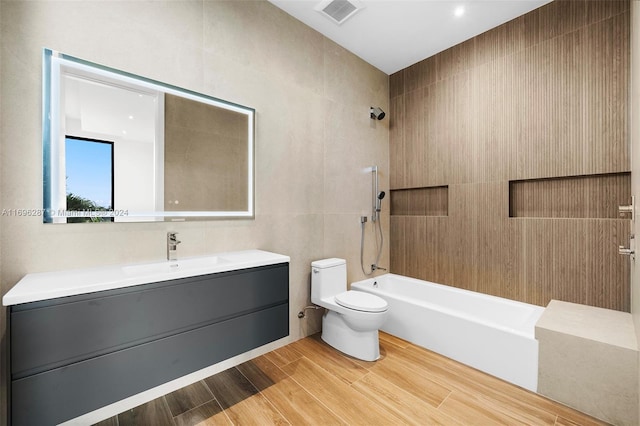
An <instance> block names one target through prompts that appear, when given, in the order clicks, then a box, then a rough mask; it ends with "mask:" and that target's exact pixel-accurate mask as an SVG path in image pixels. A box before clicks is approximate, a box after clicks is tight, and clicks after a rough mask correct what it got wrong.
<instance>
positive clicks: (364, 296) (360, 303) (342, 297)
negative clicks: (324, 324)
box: [336, 290, 387, 312]
mask: <svg viewBox="0 0 640 426" xmlns="http://www.w3.org/2000/svg"><path fill="white" fill-rule="evenodd" d="M336 303H337V304H338V305H341V306H344V307H345V308H349V309H355V310H357V311H365V312H383V311H386V310H387V301H386V300H384V299H383V298H381V297H378V296H376V295H374V294H370V293H365V292H364V291H354V290H349V291H345V292H344V293H340V294H338V295H336Z"/></svg>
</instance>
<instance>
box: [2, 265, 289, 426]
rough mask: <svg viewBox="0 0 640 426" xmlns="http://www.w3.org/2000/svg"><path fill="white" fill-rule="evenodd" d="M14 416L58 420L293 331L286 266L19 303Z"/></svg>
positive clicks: (15, 309) (23, 421)
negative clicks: (290, 328)
mask: <svg viewBox="0 0 640 426" xmlns="http://www.w3.org/2000/svg"><path fill="white" fill-rule="evenodd" d="M9 327H10V339H11V345H10V353H11V421H12V423H13V424H15V425H30V424H33V425H45V424H55V423H60V422H63V421H66V420H69V419H72V418H74V417H77V416H80V415H82V414H85V413H87V412H90V411H93V410H95V409H98V408H100V407H103V406H105V405H108V404H111V403H113V402H116V401H119V400H121V399H124V398H127V397H129V396H132V395H135V394H137V393H140V392H142V391H145V390H148V389H150V388H153V387H155V386H158V385H160V384H162V383H166V382H168V381H171V380H174V379H176V378H179V377H181V376H184V375H187V374H189V373H193V372H195V371H197V370H200V369H202V368H205V367H208V366H210V365H213V364H215V363H217V362H220V361H223V360H225V359H228V358H231V357H233V356H235V355H239V354H241V353H244V352H247V351H249V350H251V349H254V348H257V347H259V346H262V345H264V344H267V343H269V342H272V341H274V340H277V339H279V338H282V337H285V336H287V335H288V334H289V264H288V263H282V264H276V265H269V266H262V267H257V268H250V269H242V270H236V271H228V272H221V273H216V274H209V275H202V276H196V277H189V278H181V279H176V280H170V281H163V282H156V283H150V284H143V285H136V286H132V287H127V288H122V289H115V290H108V291H101V292H96V293H90V294H82V295H77V296H69V297H62V298H57V299H50V300H45V301H39V302H31V303H24V304H18V305H13V306H11V307H10V313H9Z"/></svg>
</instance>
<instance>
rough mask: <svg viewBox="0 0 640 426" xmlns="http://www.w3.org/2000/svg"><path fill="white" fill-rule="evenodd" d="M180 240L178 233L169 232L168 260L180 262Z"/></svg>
mask: <svg viewBox="0 0 640 426" xmlns="http://www.w3.org/2000/svg"><path fill="white" fill-rule="evenodd" d="M180 243H181V241H180V240H178V233H177V232H167V260H178V244H180Z"/></svg>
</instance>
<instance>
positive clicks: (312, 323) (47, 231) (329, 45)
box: [0, 0, 389, 422]
mask: <svg viewBox="0 0 640 426" xmlns="http://www.w3.org/2000/svg"><path fill="white" fill-rule="evenodd" d="M0 7H1V8H2V20H1V22H0V36H1V41H2V46H1V49H0V55H1V57H2V69H1V70H0V76H1V79H2V87H1V93H0V108H2V112H3V115H2V117H1V118H0V129H1V136H0V169H1V170H0V181H1V183H2V186H1V187H0V203H1V205H2V206H3V207H5V208H40V207H41V206H42V148H41V140H42V136H41V135H42V127H41V120H42V117H41V111H42V109H41V76H42V73H41V70H42V48H43V47H48V48H51V49H55V50H59V51H61V52H64V53H67V54H69V55H73V56H76V57H80V58H84V59H87V60H89V61H92V62H96V63H100V64H105V65H107V66H110V67H113V68H117V69H122V70H126V71H129V72H132V73H134V74H138V75H142V76H145V77H148V78H151V79H155V80H159V81H162V82H166V83H169V84H173V85H176V86H180V87H184V88H187V89H190V90H194V91H197V92H201V93H204V94H207V95H210V96H215V97H218V98H222V99H226V100H229V101H232V102H236V103H239V104H242V105H247V106H250V107H253V108H255V110H256V114H257V115H256V164H255V166H256V218H255V220H233V221H204V222H185V223H123V224H74V225H51V224H47V225H44V224H42V219H41V218H40V217H8V216H6V217H0V232H1V234H2V240H1V243H0V250H1V252H2V259H1V263H0V268H1V275H0V280H1V283H2V284H1V289H2V292H1V293H2V294H4V293H6V291H8V290H9V289H10V288H11V287H12V286H13V285H15V283H16V282H17V281H18V280H19V279H20V278H21V277H22V276H23V275H24V274H26V273H31V272H40V271H51V270H60V269H68V268H78V267H89V266H97V265H106V264H116V263H125V262H143V261H160V260H162V259H164V258H165V256H166V252H165V250H166V245H165V244H166V242H165V241H166V232H167V231H169V230H173V231H178V232H179V233H180V240H181V241H182V244H180V247H179V249H178V251H179V256H197V255H204V254H212V253H216V252H220V251H228V250H243V249H252V248H259V249H264V250H270V251H274V252H278V253H283V254H286V255H289V256H291V269H290V280H291V285H290V291H291V293H290V305H291V312H290V326H291V338H292V339H297V338H299V337H300V336H304V335H306V334H308V333H311V332H315V331H317V330H318V329H319V321H318V319H319V316H318V315H317V313H315V312H313V313H309V315H308V317H309V318H307V319H305V320H303V321H301V320H299V319H298V318H297V312H298V311H299V310H300V309H301V308H302V307H303V306H305V305H306V304H308V303H309V295H310V287H309V286H310V263H311V261H313V260H316V259H320V258H323V257H334V256H335V257H344V258H346V259H347V261H348V268H349V280H350V281H353V280H358V279H362V278H363V276H362V273H361V272H360V265H359V263H360V261H359V257H360V254H359V247H360V246H359V244H360V221H359V217H360V215H361V214H363V212H364V214H366V212H369V211H370V197H371V195H370V190H371V189H370V188H371V181H370V175H368V174H366V173H363V172H362V170H363V169H364V168H365V167H367V166H371V165H373V164H376V165H378V167H379V168H380V170H381V187H382V188H383V189H386V188H388V176H389V174H388V157H389V153H388V147H389V146H388V140H389V139H388V138H389V131H388V126H389V121H388V120H383V121H378V122H375V123H373V121H372V120H370V118H369V107H370V106H371V105H380V106H381V107H382V108H383V109H384V110H385V111H388V106H389V105H388V102H389V77H388V76H387V75H386V74H384V73H383V72H381V71H379V70H377V69H375V68H373V67H372V66H370V65H369V64H367V63H365V62H364V61H362V60H361V59H359V58H357V57H355V56H354V55H353V54H351V53H349V52H347V51H346V50H345V49H343V48H341V47H339V46H337V45H336V44H335V43H333V42H332V41H330V40H329V39H327V38H325V37H323V36H322V35H320V34H319V33H317V32H315V31H314V30H312V29H310V28H309V27H307V26H305V25H304V24H302V23H300V22H299V21H297V20H295V19H294V18H292V17H291V16H289V15H287V14H286V13H284V12H282V11H281V10H280V9H278V8H276V7H275V6H273V5H271V4H270V3H268V2H267V1H262V0H261V1H236V0H230V1H220V0H216V1H203V0H193V1H190V0H187V1H152V2H140V1H137V0H135V1H111V0H105V1H91V2H78V1H38V2H35V1H16V2H13V1H2V3H1V6H0ZM388 211H389V210H388V208H385V209H384V211H383V221H384V222H383V223H384V229H385V232H386V234H387V235H386V236H387V237H388V230H389V214H388ZM367 238H369V236H368V237H367ZM369 241H372V240H369ZM370 245H371V247H370V248H369V249H368V252H370V253H368V255H369V256H370V257H372V256H373V244H372V243H371V244H370ZM383 262H384V263H383ZM381 263H382V264H383V265H388V248H387V249H385V254H384V256H383V260H382V262H381ZM0 318H1V319H0V330H2V334H1V335H2V336H3V341H6V339H4V336H5V334H4V327H5V325H4V316H3V315H2V316H0ZM3 348H4V350H6V345H3ZM5 354H6V352H2V354H1V355H0V358H2V359H3V360H4V359H6V358H5ZM2 364H3V365H2V366H3V367H4V362H3V363H2ZM2 371H3V373H6V371H4V368H3V369H2ZM3 377H4V378H6V374H3ZM4 378H3V379H2V383H3V386H4V383H5V379H4ZM0 394H2V395H5V394H6V393H5V392H4V388H3V389H2V390H0ZM3 418H4V417H3ZM0 422H2V420H0Z"/></svg>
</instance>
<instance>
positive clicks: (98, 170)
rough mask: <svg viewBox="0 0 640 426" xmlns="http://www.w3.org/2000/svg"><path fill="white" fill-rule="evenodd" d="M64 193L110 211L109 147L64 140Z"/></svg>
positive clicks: (70, 139) (72, 139) (110, 148)
mask: <svg viewBox="0 0 640 426" xmlns="http://www.w3.org/2000/svg"><path fill="white" fill-rule="evenodd" d="M65 152H66V177H67V191H66V192H67V194H69V193H73V194H75V195H78V196H80V197H83V198H86V199H88V200H91V201H94V202H95V203H96V204H97V205H99V206H102V207H105V208H112V207H113V206H112V194H113V191H112V185H113V176H112V173H113V164H112V162H113V144H112V143H108V142H98V141H92V140H86V139H76V138H66V144H65Z"/></svg>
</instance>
